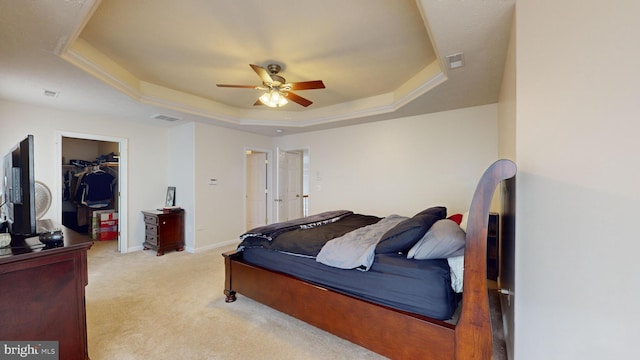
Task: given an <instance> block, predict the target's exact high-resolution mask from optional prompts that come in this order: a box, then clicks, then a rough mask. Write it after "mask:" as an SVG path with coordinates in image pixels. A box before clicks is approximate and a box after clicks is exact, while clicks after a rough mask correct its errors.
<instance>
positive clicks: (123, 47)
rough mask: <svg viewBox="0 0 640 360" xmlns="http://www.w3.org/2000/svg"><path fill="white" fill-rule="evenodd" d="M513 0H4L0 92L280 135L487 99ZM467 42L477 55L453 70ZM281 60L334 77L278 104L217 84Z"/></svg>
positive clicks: (311, 75) (289, 73) (237, 80)
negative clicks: (450, 64) (451, 60)
mask: <svg viewBox="0 0 640 360" xmlns="http://www.w3.org/2000/svg"><path fill="white" fill-rule="evenodd" d="M514 2H515V0H469V1H459V0H451V1H444V0H419V1H417V2H416V1H412V0H394V1H389V0H350V1H338V0H325V1H301V0H273V1H270V2H264V1H260V0H235V1H216V2H212V1H207V0H182V1H180V2H179V3H178V2H176V1H173V0H133V1H132V0H103V1H102V2H100V1H93V0H85V1H82V0H75V1H69V0H48V1H12V0H0V9H1V10H2V11H0V20H1V23H0V31H1V33H0V37H1V40H2V41H1V42H0V60H1V62H0V79H1V80H2V83H1V84H0V97H1V98H6V99H9V100H14V101H21V102H27V103H33V104H38V105H46V106H51V107H57V108H64V109H70V110H75V111H85V112H92V113H98V114H109V115H114V116H123V117H126V118H130V119H132V120H133V119H140V121H154V122H158V123H159V124H160V125H169V126H170V125H171V124H177V123H182V122H185V121H201V122H207V123H212V124H217V125H222V126H227V127H233V128H238V129H243V130H246V131H252V132H256V133H264V134H268V135H273V134H275V129H276V128H278V129H283V130H284V133H285V134H286V133H295V132H300V131H309V130H314V129H321V128H328V127H335V126H341V125H349V124H355V123H361V122H367V121H376V120H382V119H390V118H396V117H402V116H410V115H415V114H420V113H429V112H435V111H443V110H449V109H454V108H461V107H468V106H476V105H483V104H488V103H493V102H496V101H497V98H498V92H499V86H500V81H501V77H502V67H503V64H504V57H505V54H506V46H507V42H508V37H509V30H510V25H511V16H512V12H513V4H514ZM459 52H464V58H465V61H466V65H465V66H464V67H462V68H459V69H454V70H448V69H447V68H446V61H445V59H444V57H445V56H447V55H450V54H454V53H459ZM269 63H278V64H280V65H282V67H283V70H282V71H281V73H280V75H282V76H284V77H285V78H286V79H287V80H288V81H293V82H296V81H307V80H323V81H324V83H325V85H326V89H319V90H302V91H296V94H298V95H300V96H304V97H305V98H307V99H309V100H311V101H313V104H312V105H311V106H309V107H308V108H304V107H302V106H299V105H297V104H295V103H290V104H288V105H287V106H286V107H284V108H281V109H271V108H267V107H265V106H253V104H254V103H255V101H256V99H257V97H258V96H259V95H260V91H259V90H255V89H236V88H218V87H216V86H215V84H216V83H225V84H241V85H260V83H261V81H260V78H259V77H258V76H257V75H256V73H255V72H253V70H252V69H251V68H250V67H249V64H257V65H261V66H266V65H268V64H269ZM43 89H48V90H53V91H56V92H59V94H58V96H57V97H55V98H52V97H46V96H44V95H43V94H42V91H43ZM156 114H165V115H168V116H172V117H175V118H179V119H181V120H179V121H176V122H166V121H162V120H155V119H151V117H153V116H154V115H156ZM149 119H151V120H149Z"/></svg>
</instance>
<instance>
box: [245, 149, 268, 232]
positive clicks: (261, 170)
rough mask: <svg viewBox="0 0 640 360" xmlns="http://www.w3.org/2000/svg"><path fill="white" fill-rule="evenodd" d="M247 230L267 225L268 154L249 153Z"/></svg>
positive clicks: (247, 170)
mask: <svg viewBox="0 0 640 360" xmlns="http://www.w3.org/2000/svg"><path fill="white" fill-rule="evenodd" d="M246 172H247V204H246V208H247V224H246V226H247V230H250V229H253V228H255V227H258V226H262V225H265V224H266V223H267V154H266V153H263V152H255V151H248V152H247V169H246Z"/></svg>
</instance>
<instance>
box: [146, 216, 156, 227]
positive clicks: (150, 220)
mask: <svg viewBox="0 0 640 360" xmlns="http://www.w3.org/2000/svg"><path fill="white" fill-rule="evenodd" d="M144 222H145V223H146V224H155V225H158V217H157V216H153V215H145V216H144Z"/></svg>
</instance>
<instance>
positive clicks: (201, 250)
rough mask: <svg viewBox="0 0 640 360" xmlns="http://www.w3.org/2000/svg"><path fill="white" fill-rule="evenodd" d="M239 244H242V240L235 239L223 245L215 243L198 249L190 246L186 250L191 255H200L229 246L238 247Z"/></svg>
mask: <svg viewBox="0 0 640 360" xmlns="http://www.w3.org/2000/svg"><path fill="white" fill-rule="evenodd" d="M239 243H240V240H238V239H233V240H228V241H223V242H221V243H215V244H211V245H207V246H200V247H197V248H194V247H191V246H188V247H186V248H185V250H186V251H188V252H190V253H199V252H203V251H208V250H214V249H220V248H224V247H229V246H232V245H238V244H239Z"/></svg>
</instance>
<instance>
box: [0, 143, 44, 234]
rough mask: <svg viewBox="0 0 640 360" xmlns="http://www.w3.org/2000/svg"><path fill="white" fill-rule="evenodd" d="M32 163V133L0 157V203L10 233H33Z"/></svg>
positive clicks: (33, 196)
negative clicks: (1, 196)
mask: <svg viewBox="0 0 640 360" xmlns="http://www.w3.org/2000/svg"><path fill="white" fill-rule="evenodd" d="M33 164H34V150H33V135H27V137H26V138H25V139H24V140H22V141H20V142H19V143H18V144H17V145H15V146H14V147H13V148H12V149H11V150H9V152H8V153H7V154H6V155H5V156H4V178H3V194H4V199H3V200H4V205H3V206H4V214H5V217H6V221H7V223H8V228H9V232H10V233H11V234H13V235H18V236H33V235H36V234H37V232H36V205H35V201H36V199H35V197H36V196H35V178H34V165H33Z"/></svg>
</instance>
